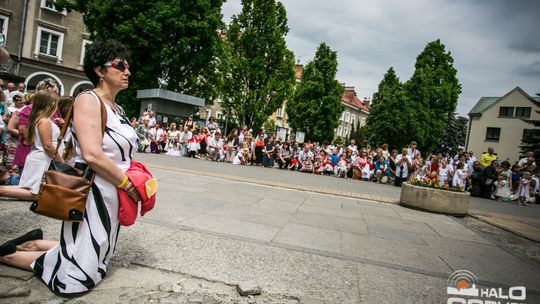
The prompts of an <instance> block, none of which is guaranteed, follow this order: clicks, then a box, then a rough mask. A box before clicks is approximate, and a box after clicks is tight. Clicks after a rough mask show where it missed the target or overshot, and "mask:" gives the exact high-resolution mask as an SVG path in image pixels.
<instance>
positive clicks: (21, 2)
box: [0, 0, 92, 96]
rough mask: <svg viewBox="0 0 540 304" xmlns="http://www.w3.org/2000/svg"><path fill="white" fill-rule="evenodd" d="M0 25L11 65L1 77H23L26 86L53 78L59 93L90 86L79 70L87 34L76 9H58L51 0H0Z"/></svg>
mask: <svg viewBox="0 0 540 304" xmlns="http://www.w3.org/2000/svg"><path fill="white" fill-rule="evenodd" d="M0 28H1V30H2V34H4V36H5V38H6V41H5V47H6V49H7V50H8V51H9V53H10V54H11V60H12V65H11V68H10V69H9V70H8V71H4V73H2V75H0V77H2V78H3V79H4V80H10V81H11V80H16V79H20V77H22V78H24V82H25V83H26V85H27V89H28V90H32V89H34V88H35V86H36V85H37V83H38V82H39V81H41V80H43V79H45V78H48V77H50V78H53V79H55V80H56V81H57V82H58V84H59V86H60V94H61V95H71V96H73V95H76V94H77V93H79V92H80V91H82V90H84V89H87V88H92V84H91V83H90V82H89V81H88V79H87V78H86V76H85V75H84V72H83V70H82V60H83V57H84V51H85V47H86V45H87V44H90V43H91V41H90V40H89V37H90V35H89V34H88V33H87V32H86V29H85V26H84V23H83V18H82V15H81V14H80V13H78V12H74V11H72V12H70V13H67V12H65V11H64V12H58V11H56V9H55V7H54V1H52V0H0Z"/></svg>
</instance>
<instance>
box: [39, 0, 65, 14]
mask: <svg viewBox="0 0 540 304" xmlns="http://www.w3.org/2000/svg"><path fill="white" fill-rule="evenodd" d="M41 8H43V9H46V10H50V11H53V12H56V13H59V14H62V15H64V16H66V15H67V11H66V10H62V12H58V11H57V10H56V7H55V6H54V0H41Z"/></svg>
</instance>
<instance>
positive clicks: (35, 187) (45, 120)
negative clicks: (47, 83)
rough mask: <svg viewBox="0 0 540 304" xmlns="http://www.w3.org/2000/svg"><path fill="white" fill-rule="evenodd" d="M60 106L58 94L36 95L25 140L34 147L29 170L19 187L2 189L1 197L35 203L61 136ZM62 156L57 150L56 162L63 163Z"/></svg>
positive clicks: (42, 92)
mask: <svg viewBox="0 0 540 304" xmlns="http://www.w3.org/2000/svg"><path fill="white" fill-rule="evenodd" d="M57 106H58V95H57V94H55V93H51V92H49V91H47V90H42V91H39V92H37V93H36V94H35V96H34V101H33V106H32V112H31V113H30V117H29V119H28V124H27V127H26V130H25V136H24V144H26V145H29V146H32V151H31V152H30V154H28V157H27V158H26V162H25V169H26V168H27V170H24V171H23V173H22V175H21V179H20V182H19V186H0V196H8V197H14V198H18V199H21V200H29V201H31V200H34V199H35V196H36V194H37V193H38V192H39V187H40V184H41V178H42V176H43V173H44V172H45V170H47V168H48V167H49V164H50V162H51V159H52V158H53V156H54V152H55V150H56V143H57V138H58V135H59V134H60V129H59V128H58V126H57V125H56V123H54V121H53V115H54V113H55V112H56V109H57ZM61 155H62V147H61V148H60V149H59V150H58V154H57V155H56V160H57V161H60V162H63V160H62V157H61Z"/></svg>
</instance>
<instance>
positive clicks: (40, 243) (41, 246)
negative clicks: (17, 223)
mask: <svg viewBox="0 0 540 304" xmlns="http://www.w3.org/2000/svg"><path fill="white" fill-rule="evenodd" d="M57 244H58V241H49V240H33V241H28V242H24V243H22V244H20V245H18V246H17V250H20V251H48V250H50V249H51V248H53V247H54V246H56V245H57Z"/></svg>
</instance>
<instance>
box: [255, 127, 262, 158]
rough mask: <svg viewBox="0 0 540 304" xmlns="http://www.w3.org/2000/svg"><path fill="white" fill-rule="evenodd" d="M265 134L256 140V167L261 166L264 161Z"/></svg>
mask: <svg viewBox="0 0 540 304" xmlns="http://www.w3.org/2000/svg"><path fill="white" fill-rule="evenodd" d="M263 148H264V133H261V134H259V136H258V137H257V140H255V165H257V166H259V165H260V164H261V163H262V161H263V156H264V154H263Z"/></svg>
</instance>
